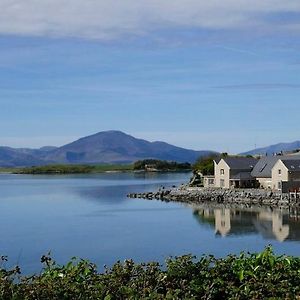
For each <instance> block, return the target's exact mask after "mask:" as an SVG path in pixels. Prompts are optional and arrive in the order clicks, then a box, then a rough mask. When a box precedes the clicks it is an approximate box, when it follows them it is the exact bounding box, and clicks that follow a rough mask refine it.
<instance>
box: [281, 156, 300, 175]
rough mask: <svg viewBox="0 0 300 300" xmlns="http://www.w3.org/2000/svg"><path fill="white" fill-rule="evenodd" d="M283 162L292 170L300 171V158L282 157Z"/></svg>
mask: <svg viewBox="0 0 300 300" xmlns="http://www.w3.org/2000/svg"><path fill="white" fill-rule="evenodd" d="M281 161H282V162H283V164H284V165H285V166H286V167H287V169H288V170H289V171H291V172H299V171H300V159H293V160H292V159H281Z"/></svg>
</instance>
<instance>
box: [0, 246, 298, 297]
mask: <svg viewBox="0 0 300 300" xmlns="http://www.w3.org/2000/svg"><path fill="white" fill-rule="evenodd" d="M6 260H7V259H6V257H2V258H1V261H2V264H1V265H0V299H3V300H6V299H104V300H113V299H300V259H299V258H298V257H289V256H276V255H274V254H273V252H272V249H271V248H270V247H267V248H266V249H265V250H264V251H263V252H262V253H258V254H257V253H254V254H249V253H248V254H245V253H242V254H240V255H239V256H235V255H229V256H227V257H226V258H222V259H216V258H215V257H213V256H203V257H202V258H200V259H198V260H196V259H195V258H194V257H193V256H190V255H186V256H181V257H175V258H170V259H168V260H167V262H166V267H165V268H162V267H161V266H160V265H159V264H158V263H155V262H153V263H148V264H135V263H134V262H133V261H132V260H126V261H125V262H124V263H120V262H117V263H116V264H115V265H114V266H113V267H112V268H106V269H105V271H104V272H103V273H99V272H98V271H97V268H96V266H95V265H94V264H92V263H90V262H88V261H86V260H78V259H75V258H73V259H72V260H71V261H70V262H69V263H68V264H66V265H65V266H59V265H57V264H56V263H55V262H54V261H53V260H52V259H51V258H50V257H49V256H43V257H42V263H43V265H44V267H43V270H42V272H41V273H40V274H39V275H32V276H22V275H21V274H20V269H19V267H16V268H14V269H11V270H6V269H5V268H4V264H5V262H6Z"/></svg>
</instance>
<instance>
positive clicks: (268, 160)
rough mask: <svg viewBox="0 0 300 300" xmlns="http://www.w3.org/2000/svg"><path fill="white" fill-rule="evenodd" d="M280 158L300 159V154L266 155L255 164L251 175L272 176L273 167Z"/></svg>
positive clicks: (259, 176) (257, 176) (258, 176)
mask: <svg viewBox="0 0 300 300" xmlns="http://www.w3.org/2000/svg"><path fill="white" fill-rule="evenodd" d="M279 159H281V160H285V161H287V160H289V161H290V160H300V155H299V154H298V155H283V156H281V155H278V156H264V157H262V158H261V159H260V160H259V161H258V163H257V164H256V165H255V167H254V169H253V171H252V172H251V175H252V176H253V177H256V178H271V177H272V169H273V167H274V166H275V164H276V163H277V161H278V160H279Z"/></svg>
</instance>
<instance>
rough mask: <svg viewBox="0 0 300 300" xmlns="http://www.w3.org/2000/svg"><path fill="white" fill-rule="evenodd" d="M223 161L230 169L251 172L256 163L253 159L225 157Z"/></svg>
mask: <svg viewBox="0 0 300 300" xmlns="http://www.w3.org/2000/svg"><path fill="white" fill-rule="evenodd" d="M223 159H224V161H225V162H226V164H227V165H228V166H229V167H230V169H233V170H245V171H251V170H252V169H253V168H254V166H255V165H256V164H257V161H258V160H257V159H256V158H253V157H225V158H223Z"/></svg>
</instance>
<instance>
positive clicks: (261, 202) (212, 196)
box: [127, 186, 300, 209]
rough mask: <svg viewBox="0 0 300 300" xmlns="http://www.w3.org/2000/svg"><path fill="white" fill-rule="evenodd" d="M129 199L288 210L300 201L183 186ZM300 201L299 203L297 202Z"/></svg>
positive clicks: (254, 192)
mask: <svg viewBox="0 0 300 300" xmlns="http://www.w3.org/2000/svg"><path fill="white" fill-rule="evenodd" d="M127 197H128V198H142V199H147V200H160V201H164V202H179V203H185V204H191V205H199V204H201V205H203V204H205V205H210V206H212V205H220V204H222V205H234V206H236V205H239V206H240V205H244V206H246V207H249V206H264V207H271V208H282V209H286V208H289V207H299V208H300V199H290V197H289V195H288V194H281V193H280V192H272V191H267V190H263V189H232V190H230V189H226V190H225V189H219V188H196V187H188V186H181V187H179V188H172V189H160V190H158V191H156V192H148V193H130V194H128V195H127ZM297 200H298V201H297Z"/></svg>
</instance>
